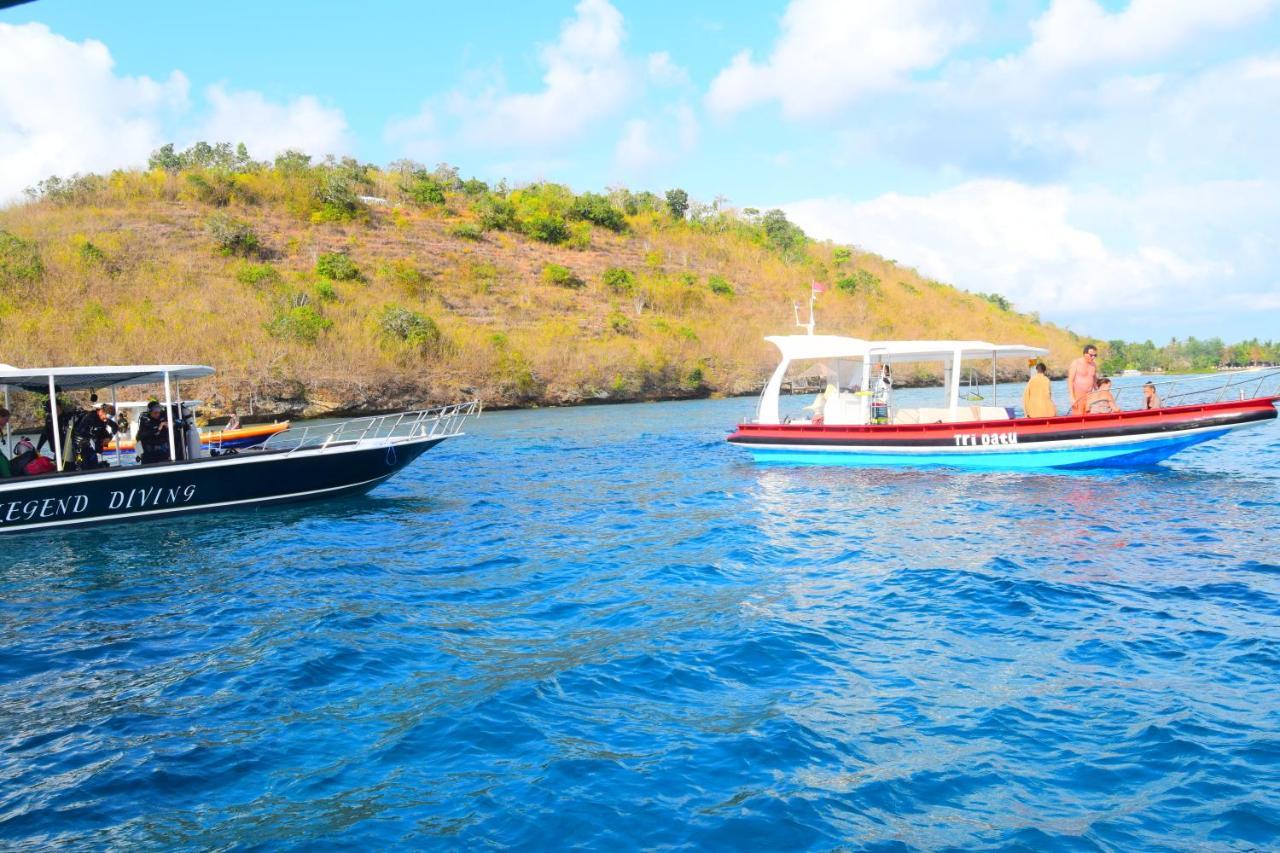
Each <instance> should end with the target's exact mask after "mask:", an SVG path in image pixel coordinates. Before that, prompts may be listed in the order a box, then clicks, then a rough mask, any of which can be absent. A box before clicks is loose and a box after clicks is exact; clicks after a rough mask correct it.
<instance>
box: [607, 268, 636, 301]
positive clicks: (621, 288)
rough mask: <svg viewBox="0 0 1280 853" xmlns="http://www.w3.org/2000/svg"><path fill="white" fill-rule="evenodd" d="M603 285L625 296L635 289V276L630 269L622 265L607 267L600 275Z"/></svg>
mask: <svg viewBox="0 0 1280 853" xmlns="http://www.w3.org/2000/svg"><path fill="white" fill-rule="evenodd" d="M602 281H603V282H604V286H605V287H607V288H608V289H609V290H611V291H612V292H614V293H617V294H620V295H622V296H626V295H629V294H631V293H632V292H633V291H634V290H635V289H636V277H635V276H634V275H633V274H632V272H631V270H628V269H623V268H622V267H609V268H608V269H607V270H605V271H604V275H603V276H602Z"/></svg>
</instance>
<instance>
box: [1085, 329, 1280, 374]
mask: <svg viewBox="0 0 1280 853" xmlns="http://www.w3.org/2000/svg"><path fill="white" fill-rule="evenodd" d="M1101 349H1102V356H1103V357H1102V359H1101V370H1102V371H1103V373H1107V374H1115V373H1119V372H1120V371H1122V370H1141V371H1144V372H1145V371H1151V370H1163V371H1166V372H1170V373H1178V372H1183V371H1194V370H1214V369H1216V368H1220V367H1248V366H1251V365H1259V364H1280V341H1269V340H1268V341H1259V340H1258V339H1257V338H1251V339H1250V340H1247V341H1241V342H1240V343H1236V344H1224V343H1223V342H1222V339H1221V338H1216V337H1215V338H1206V339H1204V340H1200V339H1198V338H1194V337H1190V338H1187V339H1186V340H1181V341H1180V340H1178V339H1177V338H1174V339H1172V340H1170V341H1169V343H1167V344H1165V345H1164V346H1156V345H1155V344H1154V343H1152V342H1151V341H1149V340H1148V341H1143V342H1141V343H1137V342H1132V341H1121V340H1115V341H1107V342H1106V343H1105V344H1103V345H1102V347H1101Z"/></svg>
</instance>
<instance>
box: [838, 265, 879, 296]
mask: <svg viewBox="0 0 1280 853" xmlns="http://www.w3.org/2000/svg"><path fill="white" fill-rule="evenodd" d="M836 289H837V290H840V291H843V292H844V293H857V292H858V291H859V290H862V291H864V292H868V293H875V292H877V291H878V290H879V289H880V279H878V278H876V277H875V276H874V275H872V274H871V273H869V272H867V271H866V270H854V271H853V272H852V273H851V274H849V275H846V276H844V277H843V278H840V279H837V280H836Z"/></svg>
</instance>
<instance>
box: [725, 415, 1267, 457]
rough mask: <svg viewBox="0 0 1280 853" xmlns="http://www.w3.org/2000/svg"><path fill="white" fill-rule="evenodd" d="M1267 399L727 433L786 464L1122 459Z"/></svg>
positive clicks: (1188, 440) (1254, 419)
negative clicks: (1045, 415) (1064, 414)
mask: <svg viewBox="0 0 1280 853" xmlns="http://www.w3.org/2000/svg"><path fill="white" fill-rule="evenodd" d="M1275 399H1277V398H1260V399H1256V400H1247V401H1239V402H1232V403H1218V404H1213V405H1206V406H1182V407H1176V408H1167V409H1157V410H1152V411H1138V412H1117V413H1113V414H1103V415H1084V416H1070V417H1058V418H1021V419H1014V420H1006V421H970V422H966V423H951V424H903V425H872V426H854V427H841V426H822V425H818V426H815V425H812V424H774V425H764V424H742V425H740V426H739V427H738V429H737V431H735V432H734V433H733V434H732V435H731V436H729V439H728V440H729V441H730V443H733V444H736V445H739V446H742V447H744V448H746V449H747V450H749V451H750V452H751V455H752V457H753V458H754V459H755V460H756V461H757V462H762V463H780V464H788V465H797V464H800V465H804V464H811V465H855V466H866V465H872V466H900V465H909V466H931V465H945V466H951V467H964V468H985V469H1001V470H1010V469H1015V470H1016V469H1040V468H1105V467H1122V468H1130V467H1141V466H1146V465H1154V464H1156V463H1158V462H1161V461H1163V460H1165V459H1168V458H1169V457H1170V456H1172V455H1174V454H1175V453H1178V452H1179V451H1182V450H1185V449H1186V448H1188V447H1193V446H1195V445H1197V444H1201V443H1203V442H1206V441H1212V440H1213V439H1216V438H1219V437H1221V436H1223V435H1225V434H1227V433H1228V432H1231V431H1232V430H1235V429H1240V428H1244V427H1249V426H1255V425H1257V424H1261V423H1265V422H1266V421H1268V420H1272V419H1274V418H1275V417H1276V410H1275V406H1274V405H1273V401H1274V400H1275Z"/></svg>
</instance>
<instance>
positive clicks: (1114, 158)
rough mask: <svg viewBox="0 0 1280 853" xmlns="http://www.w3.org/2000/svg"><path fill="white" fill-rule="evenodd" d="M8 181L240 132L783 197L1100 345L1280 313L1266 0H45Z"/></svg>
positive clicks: (1270, 27) (35, 20)
mask: <svg viewBox="0 0 1280 853" xmlns="http://www.w3.org/2000/svg"><path fill="white" fill-rule="evenodd" d="M0 79H4V80H5V81H6V84H5V86H4V87H2V88H0V198H12V197H14V195H15V194H16V193H17V192H19V191H20V190H21V189H22V187H24V186H27V185H30V184H32V183H34V182H35V181H37V180H39V179H41V178H43V177H45V176H47V175H48V174H50V173H55V172H56V173H59V174H69V173H71V172H75V171H86V170H98V171H100V170H105V169H110V168H114V167H117V166H126V165H135V164H139V163H141V162H143V161H144V160H145V157H146V155H147V153H148V152H149V151H150V150H151V149H153V148H154V147H156V146H157V145H159V144H161V143H163V142H166V141H174V142H177V143H178V144H179V145H183V144H188V143H190V142H191V141H194V140H195V139H201V138H203V139H208V140H210V141H217V140H223V139H226V140H228V141H233V142H235V141H241V140H243V141H245V142H246V143H248V144H249V146H250V150H251V151H252V152H253V153H254V154H255V156H259V157H267V156H270V155H272V154H274V153H276V152H277V151H279V150H281V149H283V148H286V147H295V148H302V149H304V150H307V151H309V152H311V153H314V154H318V155H319V154H325V153H335V154H352V155H354V156H357V157H359V158H361V159H363V160H367V161H372V162H376V163H387V162H390V161H392V160H394V159H397V158H399V157H406V156H407V157H411V158H413V159H417V160H421V161H423V162H426V163H428V164H434V163H436V162H439V161H448V162H451V163H454V164H456V165H458V166H459V167H461V169H462V171H463V173H464V174H476V175H478V176H480V177H483V178H486V179H490V180H496V179H498V178H507V179H508V180H510V181H512V182H516V183H519V182H523V181H530V180H536V179H540V178H547V179H553V180H560V181H564V182H567V183H569V184H571V185H572V186H574V187H575V188H577V189H580V190H581V189H592V188H600V187H603V186H607V185H613V184H619V183H621V184H626V185H628V186H631V187H633V188H649V189H654V190H659V191H660V190H664V189H666V188H668V187H672V186H682V187H684V188H685V189H687V190H688V191H689V192H690V194H691V195H693V196H694V197H695V198H697V199H701V200H704V201H711V200H712V199H714V198H716V197H717V196H722V197H725V198H727V199H728V200H729V202H730V203H731V204H734V205H737V206H755V207H774V206H780V207H782V208H784V209H785V210H787V211H788V213H789V214H790V215H791V217H792V218H793V219H795V220H796V221H797V222H799V223H800V224H801V225H803V226H804V227H805V228H806V230H808V231H809V232H810V233H811V234H814V235H816V236H819V237H824V238H830V239H835V240H838V241H840V242H848V243H853V244H855V245H858V246H861V247H863V248H866V249H868V250H871V251H875V252H878V253H880V254H882V255H885V256H887V257H891V258H894V259H897V260H899V261H901V262H903V263H906V264H910V265H912V266H915V267H917V268H918V269H920V271H921V272H923V273H925V274H926V275H930V276H933V277H936V278H939V279H941V280H944V281H948V282H951V283H954V284H956V285H958V286H960V287H964V288H966V289H969V290H978V291H992V290H994V291H998V292H1001V293H1004V294H1006V295H1007V296H1009V297H1010V298H1011V299H1013V301H1014V302H1015V304H1016V305H1017V306H1018V307H1019V308H1021V309H1023V310H1028V311H1038V312H1040V313H1041V315H1042V316H1043V317H1045V318H1046V319H1050V320H1053V321H1055V322H1059V323H1064V324H1068V325H1070V326H1071V327H1072V328H1075V329H1078V330H1080V331H1083V332H1087V333H1090V334H1096V335H1099V336H1102V337H1126V338H1146V337H1152V338H1154V339H1155V340H1157V341H1163V340H1166V339H1168V338H1169V337H1172V336H1177V337H1186V336H1188V335H1197V336H1201V337H1206V336H1211V335H1220V336H1222V337H1224V338H1229V339H1239V338H1243V337H1250V336H1260V337H1272V338H1274V337H1276V336H1277V334H1278V333H1280V323H1278V322H1277V321H1280V229H1278V228H1277V227H1276V226H1277V225H1280V164H1278V163H1277V158H1276V156H1275V153H1274V152H1275V150H1276V148H1277V145H1276V140H1277V139H1278V138H1280V114H1278V111H1277V110H1276V109H1275V105H1276V104H1278V103H1280V0H1232V2H1225V0H1217V2H1210V0H1133V1H1132V2H1097V1H1096V0H1043V2H1041V1H1040V0H991V2H981V1H980V0H972V2H958V1H957V0H859V2H854V0H790V2H787V0H781V2H767V3H766V2H746V3H727V2H704V3H697V4H688V3H659V2H627V0H580V2H576V3H575V2H572V0H568V2H534V3H526V4H508V3H484V2H481V3H472V4H462V5H459V4H443V3H440V4H424V3H410V2H374V3H368V4H364V5H362V6H357V5H352V4H349V3H324V2H311V3H287V2H273V3H248V2H243V3H237V2H226V3H221V4H216V5H208V4H183V3H150V2H131V3H125V4H103V3H100V2H84V0H41V2H36V3H31V4H27V5H23V6H19V7H16V8H12V9H8V10H4V11H0Z"/></svg>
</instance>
